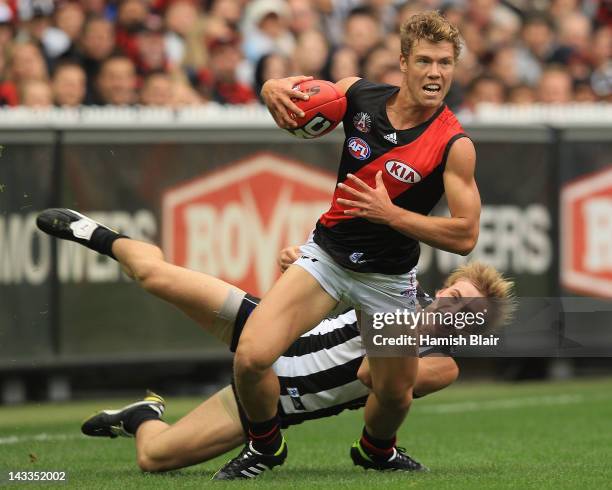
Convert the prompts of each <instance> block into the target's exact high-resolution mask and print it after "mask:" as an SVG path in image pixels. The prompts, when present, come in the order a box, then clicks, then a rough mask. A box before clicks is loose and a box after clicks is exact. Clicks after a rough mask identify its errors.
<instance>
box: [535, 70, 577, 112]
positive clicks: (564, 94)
mask: <svg viewBox="0 0 612 490" xmlns="http://www.w3.org/2000/svg"><path fill="white" fill-rule="evenodd" d="M573 98H574V97H573V93H572V77H571V76H570V75H569V74H568V73H567V71H566V70H564V69H563V68H562V67H560V66H557V65H551V66H549V67H548V68H546V69H545V70H544V71H543V72H542V76H541V77H540V81H539V82H538V87H537V99H538V102H541V103H543V104H568V103H570V102H571V101H572V100H573Z"/></svg>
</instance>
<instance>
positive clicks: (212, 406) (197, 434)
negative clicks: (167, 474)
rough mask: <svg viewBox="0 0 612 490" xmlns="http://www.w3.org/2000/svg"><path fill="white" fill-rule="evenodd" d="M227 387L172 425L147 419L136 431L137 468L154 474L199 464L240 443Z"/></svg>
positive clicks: (233, 402) (241, 434)
mask: <svg viewBox="0 0 612 490" xmlns="http://www.w3.org/2000/svg"><path fill="white" fill-rule="evenodd" d="M244 440H245V436H244V430H243V428H242V425H241V423H240V418H239V416H238V406H237V404H236V399H235V397H234V394H233V392H232V389H231V387H229V386H227V387H225V388H224V389H223V390H221V391H220V392H217V393H215V394H214V395H213V396H212V397H210V398H209V399H208V400H206V401H205V402H204V403H202V404H201V405H199V406H198V407H196V408H195V409H194V410H192V411H191V412H189V413H188V414H187V415H185V416H184V417H183V418H182V419H180V420H179V421H178V422H177V423H176V424H173V425H168V424H166V423H165V422H162V421H161V420H149V421H147V422H144V423H143V424H141V425H140V427H139V428H138V430H137V431H136V452H137V459H138V466H139V467H140V468H141V469H142V470H143V471H149V472H157V471H167V470H173V469H177V468H183V467H185V466H190V465H193V464H198V463H203V462H205V461H208V460H210V459H213V458H215V457H217V456H219V455H221V454H224V453H226V452H227V451H230V450H232V449H234V448H236V447H238V446H240V445H241V444H243V443H244Z"/></svg>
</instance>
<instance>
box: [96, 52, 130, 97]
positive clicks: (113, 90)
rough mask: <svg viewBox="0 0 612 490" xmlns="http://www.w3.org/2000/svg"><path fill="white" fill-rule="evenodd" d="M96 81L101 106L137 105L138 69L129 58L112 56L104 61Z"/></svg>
mask: <svg viewBox="0 0 612 490" xmlns="http://www.w3.org/2000/svg"><path fill="white" fill-rule="evenodd" d="M96 81H97V83H96V87H97V96H98V97H97V102H98V103H99V104H103V105H106V104H109V105H119V106H124V105H132V104H135V103H136V101H137V96H136V68H135V67H134V63H132V60H130V59H129V58H128V57H126V56H112V57H110V58H108V59H107V60H106V61H104V63H102V66H101V68H100V73H99V74H98V77H97V80H96Z"/></svg>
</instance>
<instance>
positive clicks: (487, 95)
mask: <svg viewBox="0 0 612 490" xmlns="http://www.w3.org/2000/svg"><path fill="white" fill-rule="evenodd" d="M505 101H506V87H505V85H504V83H503V82H502V81H501V80H500V79H499V78H497V77H494V76H492V75H481V76H479V77H476V78H475V79H474V80H472V82H471V83H470V85H469V86H468V88H467V95H466V103H467V109H468V110H471V111H474V110H475V109H476V107H477V106H478V104H482V103H488V104H496V105H499V104H503V103H504V102H505Z"/></svg>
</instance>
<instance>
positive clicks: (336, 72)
mask: <svg viewBox="0 0 612 490" xmlns="http://www.w3.org/2000/svg"><path fill="white" fill-rule="evenodd" d="M328 65H329V66H328V68H327V70H326V73H328V75H326V76H325V78H326V79H327V80H331V81H332V82H337V81H338V80H342V79H343V78H347V77H357V76H359V60H358V59H357V55H356V54H355V52H354V51H353V50H352V49H350V48H340V49H338V50H336V51H335V52H334V53H332V55H331V58H330V60H329V63H328Z"/></svg>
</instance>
